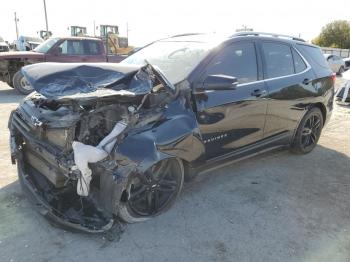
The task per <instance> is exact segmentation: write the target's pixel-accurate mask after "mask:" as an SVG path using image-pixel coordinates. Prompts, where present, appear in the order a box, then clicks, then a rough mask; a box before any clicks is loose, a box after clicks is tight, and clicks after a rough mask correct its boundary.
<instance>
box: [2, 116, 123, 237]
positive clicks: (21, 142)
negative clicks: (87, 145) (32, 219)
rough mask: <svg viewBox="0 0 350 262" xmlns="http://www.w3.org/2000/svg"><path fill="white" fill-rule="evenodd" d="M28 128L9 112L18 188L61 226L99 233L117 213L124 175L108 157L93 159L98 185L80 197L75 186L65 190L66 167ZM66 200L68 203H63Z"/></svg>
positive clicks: (42, 212) (13, 161)
mask: <svg viewBox="0 0 350 262" xmlns="http://www.w3.org/2000/svg"><path fill="white" fill-rule="evenodd" d="M31 128H32V127H31V126H30V125H29V124H27V123H26V122H25V121H23V120H22V119H21V118H20V117H19V116H18V115H17V113H16V111H14V112H13V113H12V114H11V117H10V120H9V129H10V148H11V159H12V163H13V164H15V163H16V162H17V168H18V176H19V181H20V183H21V186H22V189H23V190H24V191H25V192H26V193H27V195H28V196H29V198H30V200H32V202H33V203H34V204H35V206H36V207H37V208H38V209H39V212H40V213H41V214H42V215H43V216H44V217H46V218H48V219H49V220H50V221H52V222H53V223H55V224H56V225H59V226H61V227H64V228H70V229H73V230H78V231H83V232H88V233H101V232H106V231H108V230H109V229H111V228H112V226H113V223H114V219H113V214H117V211H118V204H119V200H120V198H121V195H122V193H123V190H124V189H125V183H126V179H125V178H124V177H123V175H121V174H120V173H117V172H116V171H115V170H114V169H113V168H112V165H111V161H104V162H101V163H96V164H95V165H94V166H93V167H92V170H93V173H94V174H95V173H96V179H98V180H99V181H98V183H97V184H98V188H94V190H93V191H92V192H91V195H90V196H89V197H80V196H78V195H77V194H76V191H75V190H71V191H69V192H68V193H66V192H65V191H68V190H67V187H68V186H69V185H68V186H67V184H68V183H69V182H71V181H70V180H74V178H70V177H69V176H68V173H69V168H70V167H69V166H68V165H66V163H63V162H62V161H60V160H59V159H58V158H57V152H53V151H54V148H53V147H52V145H48V144H47V143H45V142H44V141H41V140H40V139H38V138H37V137H36V135H35V134H33V132H32V131H31ZM67 176H68V177H67ZM72 188H73V189H75V188H74V187H72ZM72 192H73V193H72ZM70 202H72V203H70ZM80 202H81V210H79V203H80ZM83 202H84V206H83ZM69 204H71V205H72V206H67V205H69ZM61 206H63V208H61ZM84 208H85V209H86V212H88V213H86V212H85V210H84ZM62 210H63V211H62ZM91 210H93V212H92V211H91Z"/></svg>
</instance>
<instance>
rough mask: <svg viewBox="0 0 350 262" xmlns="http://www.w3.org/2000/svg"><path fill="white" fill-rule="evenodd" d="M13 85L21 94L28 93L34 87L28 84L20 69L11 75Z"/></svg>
mask: <svg viewBox="0 0 350 262" xmlns="http://www.w3.org/2000/svg"><path fill="white" fill-rule="evenodd" d="M12 82H13V87H14V88H15V89H16V90H17V91H18V92H20V93H21V94H23V95H28V94H30V93H31V92H33V91H34V89H33V88H32V87H31V86H30V85H29V84H28V82H27V80H26V79H25V77H24V75H23V74H22V72H21V70H19V71H18V72H17V73H16V74H15V75H14V76H13V81H12Z"/></svg>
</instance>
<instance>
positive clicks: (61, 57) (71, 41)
mask: <svg viewBox="0 0 350 262" xmlns="http://www.w3.org/2000/svg"><path fill="white" fill-rule="evenodd" d="M124 57H125V56H121V55H109V54H107V53H106V48H105V46H104V44H103V42H102V40H101V39H99V38H92V37H63V38H50V39H48V40H46V41H45V42H44V43H42V44H41V45H39V46H38V47H37V48H35V49H34V50H32V51H24V52H3V53H0V81H4V82H7V84H8V85H10V86H11V87H14V88H15V89H17V90H18V91H19V92H20V93H22V94H29V93H31V92H32V91H33V89H32V87H31V86H30V85H29V84H28V83H27V81H26V79H25V78H24V77H23V75H22V73H21V68H22V67H23V66H25V65H29V64H34V63H41V62H60V63H81V62H86V63H94V62H111V63H118V62H120V61H121V60H123V59H124Z"/></svg>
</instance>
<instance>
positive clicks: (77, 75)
mask: <svg viewBox="0 0 350 262" xmlns="http://www.w3.org/2000/svg"><path fill="white" fill-rule="evenodd" d="M141 69H142V67H141V66H135V65H132V66H131V65H121V64H112V63H93V64H86V63H69V64H64V63H40V64H33V65H28V66H25V67H23V68H22V73H23V75H24V76H25V78H26V79H27V81H28V82H29V84H30V85H31V86H32V87H33V88H34V90H35V91H37V92H38V93H40V94H42V95H44V96H45V97H47V98H59V97H66V96H74V95H77V94H87V93H89V94H90V93H94V92H96V91H101V90H103V89H105V91H108V93H109V95H113V94H116V95H118V94H120V95H138V94H144V93H147V92H149V90H150V88H151V80H150V78H149V75H147V74H146V73H145V72H144V71H143V70H141ZM131 75H133V76H132V79H131V81H130V84H129V86H124V87H123V88H122V89H121V87H120V86H118V85H116V86H113V84H114V83H116V82H118V81H119V80H121V79H123V78H125V77H127V76H131Z"/></svg>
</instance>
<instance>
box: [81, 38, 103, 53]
mask: <svg viewBox="0 0 350 262" xmlns="http://www.w3.org/2000/svg"><path fill="white" fill-rule="evenodd" d="M100 53H101V52H100V45H99V43H98V42H97V41H85V54H86V55H99V54H100Z"/></svg>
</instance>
